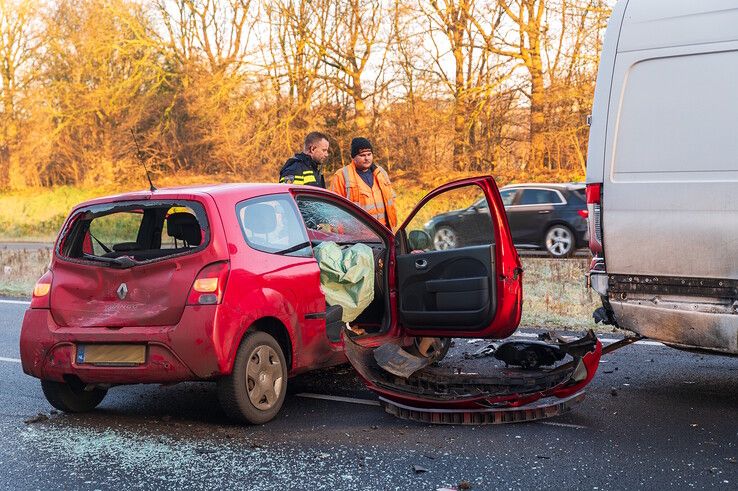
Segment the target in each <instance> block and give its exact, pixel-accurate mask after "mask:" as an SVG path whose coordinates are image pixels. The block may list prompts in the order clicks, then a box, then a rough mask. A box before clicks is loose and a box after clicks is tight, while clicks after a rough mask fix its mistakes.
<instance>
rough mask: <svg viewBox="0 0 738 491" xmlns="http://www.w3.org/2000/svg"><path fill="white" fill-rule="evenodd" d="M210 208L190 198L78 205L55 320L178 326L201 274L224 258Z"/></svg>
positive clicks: (57, 269) (57, 257)
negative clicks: (216, 241) (213, 230)
mask: <svg viewBox="0 0 738 491" xmlns="http://www.w3.org/2000/svg"><path fill="white" fill-rule="evenodd" d="M207 207H208V203H207V202H202V201H198V200H197V199H196V198H195V197H190V198H189V199H143V200H138V201H118V202H111V203H104V204H95V205H90V206H82V207H79V208H77V209H75V210H74V211H73V212H72V215H71V216H70V217H69V219H68V220H67V222H66V223H65V226H64V228H63V229H62V232H61V234H60V237H59V240H58V241H57V245H56V249H55V251H54V258H53V262H52V267H51V270H52V273H53V281H52V287H51V293H50V308H51V314H52V316H53V318H54V320H55V322H56V323H57V324H59V325H60V326H64V327H67V326H71V327H123V326H165V325H175V324H177V323H178V322H179V320H180V318H181V316H182V313H183V311H184V309H185V305H186V304H187V299H188V294H189V292H190V289H191V287H192V285H193V281H194V280H195V278H196V277H197V275H198V272H200V271H201V270H202V269H203V268H204V267H205V266H207V265H208V264H210V263H213V262H215V261H217V260H218V259H219V258H218V257H216V253H215V252H214V247H213V246H212V242H213V238H212V236H211V235H212V234H211V226H210V222H209V221H208V214H207V213H206V208H207ZM211 216H212V214H211ZM222 259H225V258H222Z"/></svg>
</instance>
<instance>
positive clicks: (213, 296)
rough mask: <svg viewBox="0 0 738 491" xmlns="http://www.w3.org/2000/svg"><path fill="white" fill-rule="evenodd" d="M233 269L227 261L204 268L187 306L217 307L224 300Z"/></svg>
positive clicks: (191, 291)
mask: <svg viewBox="0 0 738 491" xmlns="http://www.w3.org/2000/svg"><path fill="white" fill-rule="evenodd" d="M230 270H231V267H230V264H228V262H227V261H222V262H218V263H213V264H209V265H207V266H205V267H204V268H202V270H201V271H200V273H199V274H198V275H197V278H195V281H194V282H193V283H192V288H190V294H189V296H188V297H187V305H215V304H219V303H220V302H221V301H222V300H223V293H224V292H225V287H226V282H227V281H228V273H229V272H230Z"/></svg>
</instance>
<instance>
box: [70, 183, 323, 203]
mask: <svg viewBox="0 0 738 491" xmlns="http://www.w3.org/2000/svg"><path fill="white" fill-rule="evenodd" d="M294 187H297V186H295V185H290V184H276V183H227V184H198V185H191V186H175V187H168V188H161V189H157V190H155V191H149V190H141V191H131V192H127V193H120V194H114V195H110V196H103V197H100V198H95V199H91V200H88V201H85V202H82V203H80V204H78V205H77V206H76V207H75V208H79V207H84V206H90V205H96V204H104V203H112V202H116V201H135V200H149V199H170V198H176V197H179V198H182V197H183V196H182V195H189V196H200V197H205V196H207V195H210V196H212V197H213V198H216V199H217V198H218V197H220V196H228V195H231V194H234V193H236V194H238V196H239V197H240V198H241V199H248V198H251V197H256V196H263V195H266V194H279V193H286V192H288V191H289V190H290V189H292V188H294ZM311 190H312V189H311ZM315 190H319V191H324V192H326V193H327V192H329V191H325V190H323V189H320V188H315Z"/></svg>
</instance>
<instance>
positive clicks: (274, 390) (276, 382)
mask: <svg viewBox="0 0 738 491" xmlns="http://www.w3.org/2000/svg"><path fill="white" fill-rule="evenodd" d="M283 381H284V379H283V377H282V366H281V363H280V360H279V356H278V355H277V352H276V351H274V350H273V349H272V348H271V347H269V346H265V345H262V346H259V347H258V348H256V349H255V350H254V351H253V353H251V357H250V358H249V361H248V363H247V364H246V390H247V392H248V394H249V400H250V401H251V404H253V405H254V407H255V408H257V409H260V410H262V411H266V410H269V409H271V408H273V407H274V405H275V404H276V403H277V401H278V400H279V394H280V393H281V392H282V383H283Z"/></svg>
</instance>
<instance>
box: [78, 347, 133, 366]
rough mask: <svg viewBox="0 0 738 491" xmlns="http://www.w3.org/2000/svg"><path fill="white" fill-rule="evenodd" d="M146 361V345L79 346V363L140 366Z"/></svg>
mask: <svg viewBox="0 0 738 491" xmlns="http://www.w3.org/2000/svg"><path fill="white" fill-rule="evenodd" d="M145 361H146V345H145V344H78V345H77V363H78V364H81V363H92V364H95V365H140V364H142V363H144V362H145Z"/></svg>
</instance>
